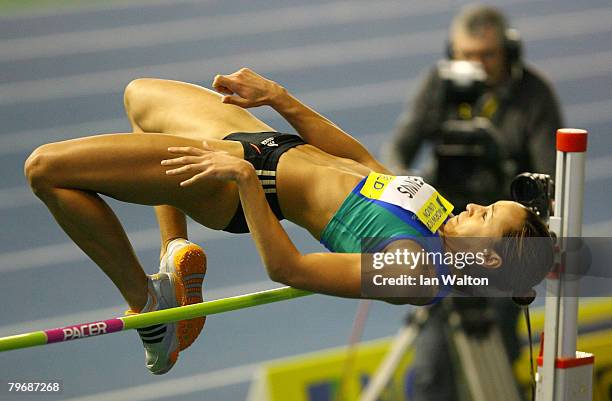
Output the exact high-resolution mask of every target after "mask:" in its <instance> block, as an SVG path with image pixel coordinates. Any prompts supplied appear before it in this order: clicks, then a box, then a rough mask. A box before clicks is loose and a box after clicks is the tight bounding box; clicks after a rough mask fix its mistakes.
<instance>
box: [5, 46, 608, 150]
mask: <svg viewBox="0 0 612 401" xmlns="http://www.w3.org/2000/svg"><path fill="white" fill-rule="evenodd" d="M585 59H589V60H590V59H592V62H589V63H585V61H584V60H585ZM611 59H612V53H606V54H605V55H604V56H602V55H601V54H600V53H595V54H590V55H588V54H586V55H579V56H568V57H566V56H563V57H557V58H552V59H548V60H542V61H537V60H536V61H537V64H538V66H539V67H540V68H549V69H550V70H551V71H550V73H551V74H550V75H551V76H552V78H553V80H554V82H556V83H559V82H562V81H564V80H570V79H581V78H589V77H592V76H593V75H592V74H594V75H595V76H598V75H601V74H609V73H612V64H610V60H611ZM585 64H586V65H587V66H588V67H586V66H585ZM544 71H547V70H544ZM419 82H420V81H419V79H406V80H391V81H381V82H378V83H374V84H363V85H352V86H349V87H344V88H331V89H330V88H326V89H322V90H315V91H311V92H305V93H297V94H296V95H297V96H298V97H299V98H300V99H302V100H303V101H305V102H307V103H309V104H311V105H313V106H314V107H315V108H316V109H317V110H319V111H321V112H323V113H328V112H332V111H341V110H350V109H352V108H357V107H368V106H377V105H384V104H397V103H404V102H405V101H406V98H407V96H408V94H410V93H413V92H414V90H415V88H416V85H418V84H419ZM347 99H350V100H347ZM610 110H612V100H604V101H595V102H587V103H580V104H575V105H571V106H569V107H567V108H565V111H566V114H567V117H568V118H567V121H569V122H570V123H571V124H573V125H579V124H584V123H591V124H593V123H598V122H605V121H608V120H609V115H610V113H609V111H610ZM273 115H274V113H273V112H272V111H271V110H269V109H263V111H262V112H261V113H260V116H261V118H268V117H272V116H273ZM117 127H124V128H123V130H125V131H129V127H128V123H127V120H126V119H122V118H117V119H108V120H98V121H91V122H87V123H80V124H72V125H65V126H58V127H52V128H43V129H37V130H27V131H20V132H15V133H12V134H4V135H1V136H0V155H10V154H18V153H22V152H28V151H32V150H33V149H34V148H36V147H37V146H39V145H42V144H43V143H48V142H53V141H59V140H64V139H70V138H74V137H80V136H86V135H93V134H97V133H102V132H113V131H117V130H118V128H117Z"/></svg>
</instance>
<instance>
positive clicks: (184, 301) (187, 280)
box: [159, 238, 206, 351]
mask: <svg viewBox="0 0 612 401" xmlns="http://www.w3.org/2000/svg"><path fill="white" fill-rule="evenodd" d="M159 271H160V273H165V274H168V275H169V276H170V278H171V279H172V281H173V284H174V288H175V291H176V299H177V301H178V303H179V306H184V305H191V304H196V303H200V302H202V283H203V282H204V275H205V274H206V254H205V253H204V250H203V249H202V248H201V247H200V246H198V245H196V244H194V243H192V242H189V241H187V240H185V239H182V238H178V239H175V240H172V241H170V242H169V243H168V245H167V247H166V253H165V254H164V256H163V257H162V259H161V263H160V268H159ZM205 320H206V317H199V318H194V319H189V320H181V321H179V322H177V323H176V324H177V327H176V332H177V337H178V339H179V350H180V351H182V350H184V349H185V348H187V347H189V346H190V345H191V344H193V342H194V341H195V340H196V338H198V336H199V335H200V332H201V331H202V328H203V327H204V322H205Z"/></svg>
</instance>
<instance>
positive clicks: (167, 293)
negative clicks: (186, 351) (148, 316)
mask: <svg viewBox="0 0 612 401" xmlns="http://www.w3.org/2000/svg"><path fill="white" fill-rule="evenodd" d="M177 306H178V302H177V291H176V289H175V288H174V285H173V283H172V280H171V278H170V275H168V274H166V273H158V274H153V275H151V276H148V295H147V303H146V305H145V306H144V307H143V308H142V310H141V311H140V312H138V313H146V312H153V311H158V310H162V309H168V308H175V307H177ZM125 314H126V315H134V314H137V312H134V311H132V310H128V311H127V312H126V313H125ZM136 331H138V334H139V335H140V339H141V340H142V344H143V345H144V348H145V365H146V367H147V369H149V371H150V372H151V373H153V374H154V375H161V374H164V373H166V372H168V371H169V370H170V369H171V368H172V367H173V366H174V364H175V363H176V361H177V359H178V355H179V338H178V336H177V323H163V324H155V325H152V326H148V327H143V328H140V329H136Z"/></svg>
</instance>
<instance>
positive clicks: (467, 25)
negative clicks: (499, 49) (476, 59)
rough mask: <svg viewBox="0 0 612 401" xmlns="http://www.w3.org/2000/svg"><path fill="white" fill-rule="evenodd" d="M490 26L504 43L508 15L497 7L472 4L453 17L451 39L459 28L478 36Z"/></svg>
mask: <svg viewBox="0 0 612 401" xmlns="http://www.w3.org/2000/svg"><path fill="white" fill-rule="evenodd" d="M490 28H493V29H495V31H496V33H497V37H498V38H499V41H500V43H502V42H503V39H504V37H505V32H506V29H507V28H508V23H507V22H506V17H504V15H503V14H502V13H501V11H499V10H498V9H497V8H495V7H491V6H487V5H479V4H471V5H468V6H466V7H464V8H463V9H462V10H461V12H460V13H459V14H458V15H457V16H456V17H455V18H454V19H453V22H452V24H451V39H452V37H453V36H454V35H455V34H456V33H457V32H458V31H459V30H461V31H464V32H466V33H468V34H469V35H471V36H478V35H482V32H483V31H484V30H486V29H490Z"/></svg>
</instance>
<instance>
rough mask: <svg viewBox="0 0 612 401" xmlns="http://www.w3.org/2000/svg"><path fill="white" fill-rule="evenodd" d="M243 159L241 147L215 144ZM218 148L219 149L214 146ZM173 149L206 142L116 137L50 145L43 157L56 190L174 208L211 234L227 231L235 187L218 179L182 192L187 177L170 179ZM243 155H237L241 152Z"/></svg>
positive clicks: (159, 136) (234, 204)
mask: <svg viewBox="0 0 612 401" xmlns="http://www.w3.org/2000/svg"><path fill="white" fill-rule="evenodd" d="M214 144H217V145H221V146H222V148H223V150H226V151H229V152H230V153H233V154H235V155H236V156H239V157H241V156H242V155H241V151H242V150H241V149H242V148H241V145H240V144H237V143H235V142H228V141H214ZM214 144H213V146H214ZM170 146H194V147H198V146H200V142H199V141H196V140H193V139H189V138H182V137H175V136H170V135H164V134H112V135H99V136H92V137H87V138H79V139H73V140H69V141H64V142H58V143H53V144H49V145H44V146H43V147H41V148H39V150H38V151H37V152H38V153H39V154H40V155H41V158H40V164H41V165H43V166H45V167H44V168H45V171H46V173H45V179H46V180H48V182H49V184H50V185H53V186H55V187H62V188H74V189H82V190H87V191H92V192H97V193H100V194H104V195H108V196H110V197H112V198H115V199H118V200H121V201H125V202H130V203H138V204H144V205H161V204H165V205H172V206H175V207H177V208H179V209H181V210H183V211H184V212H186V213H187V214H189V215H190V216H192V217H193V218H194V219H196V220H197V221H199V222H200V223H202V224H204V225H206V226H208V227H211V228H224V227H225V226H227V223H228V222H229V221H230V219H231V217H232V216H233V213H234V211H235V209H236V207H237V205H238V202H239V198H238V193H237V190H236V187H235V185H234V184H231V183H226V182H221V181H218V180H214V179H209V180H204V181H202V182H200V183H198V184H197V185H194V186H190V187H180V186H179V182H180V181H182V180H184V179H185V178H186V176H185V175H179V176H169V175H166V173H165V171H166V169H167V168H166V167H164V166H162V165H161V164H160V163H161V161H162V160H163V159H167V158H172V157H175V156H173V155H172V154H170V153H169V152H168V147H170ZM238 148H239V151H235V149H238Z"/></svg>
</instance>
